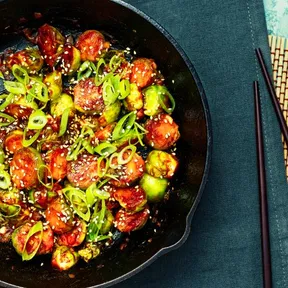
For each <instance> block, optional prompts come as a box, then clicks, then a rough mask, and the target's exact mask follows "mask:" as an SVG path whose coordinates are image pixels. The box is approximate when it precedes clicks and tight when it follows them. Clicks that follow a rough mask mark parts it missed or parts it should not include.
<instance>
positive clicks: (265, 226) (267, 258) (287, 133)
mask: <svg viewBox="0 0 288 288" xmlns="http://www.w3.org/2000/svg"><path fill="white" fill-rule="evenodd" d="M256 55H257V58H258V61H259V64H260V67H261V70H262V73H263V76H264V79H265V82H266V86H267V89H268V91H269V94H270V96H271V99H272V103H273V106H274V109H275V112H276V115H277V118H278V121H279V124H280V127H281V130H282V133H283V136H284V139H285V141H286V143H287V144H288V127H287V125H286V121H285V119H284V116H283V114H282V111H281V107H280V104H279V102H278V99H277V96H276V92H275V89H274V86H273V82H272V80H271V78H270V76H269V73H268V70H267V67H266V64H265V61H264V58H263V55H262V52H261V49H260V48H258V49H256ZM254 98H255V121H256V139H257V156H258V157H257V158H258V159H257V160H258V178H259V198H260V221H261V244H262V265H263V284H264V287H265V288H271V287H272V272H271V255H270V240H269V218H268V200H267V189H266V175H265V158H264V145H263V135H262V122H261V107H260V97H259V85H258V82H257V81H255V82H254Z"/></svg>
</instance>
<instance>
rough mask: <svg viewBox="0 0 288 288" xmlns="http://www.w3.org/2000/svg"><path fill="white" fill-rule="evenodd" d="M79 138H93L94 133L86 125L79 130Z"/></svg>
mask: <svg viewBox="0 0 288 288" xmlns="http://www.w3.org/2000/svg"><path fill="white" fill-rule="evenodd" d="M81 135H82V136H81V137H83V138H84V137H86V136H89V137H93V136H94V131H93V129H92V128H91V127H89V126H87V125H84V126H83V127H82V129H81Z"/></svg>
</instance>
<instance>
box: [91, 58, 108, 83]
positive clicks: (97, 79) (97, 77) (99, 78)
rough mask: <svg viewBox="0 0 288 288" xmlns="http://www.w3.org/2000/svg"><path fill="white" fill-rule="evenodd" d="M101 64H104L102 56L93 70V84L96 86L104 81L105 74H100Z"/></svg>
mask: <svg viewBox="0 0 288 288" xmlns="http://www.w3.org/2000/svg"><path fill="white" fill-rule="evenodd" d="M102 65H104V66H105V65H106V63H105V60H104V59H103V58H101V59H100V60H99V61H98V63H97V67H96V70H95V79H94V82H95V85H96V86H100V85H101V84H102V83H103V82H104V81H105V76H104V75H103V74H102V73H101V75H100V68H101V67H102Z"/></svg>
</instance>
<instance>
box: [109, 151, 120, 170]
mask: <svg viewBox="0 0 288 288" xmlns="http://www.w3.org/2000/svg"><path fill="white" fill-rule="evenodd" d="M118 155H119V153H117V152H115V153H113V154H112V155H111V156H110V158H109V167H110V168H112V169H117V168H118V166H119V164H118V160H117V164H116V165H114V164H113V163H112V162H113V159H114V158H117V159H118Z"/></svg>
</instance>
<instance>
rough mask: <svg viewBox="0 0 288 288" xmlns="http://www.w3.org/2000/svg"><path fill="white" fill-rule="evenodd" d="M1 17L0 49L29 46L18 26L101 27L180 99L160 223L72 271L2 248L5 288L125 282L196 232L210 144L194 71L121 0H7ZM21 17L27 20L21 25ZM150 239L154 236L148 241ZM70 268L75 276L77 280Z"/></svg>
mask: <svg viewBox="0 0 288 288" xmlns="http://www.w3.org/2000/svg"><path fill="white" fill-rule="evenodd" d="M34 12H41V13H42V14H43V18H42V19H41V20H37V21H36V20H35V19H34V18H33V13H34ZM0 15H1V21H0V51H3V50H4V49H5V48H7V47H11V46H13V47H16V48H19V49H20V48H22V46H25V45H26V42H25V40H24V38H23V37H22V34H21V33H20V34H19V28H21V27H24V26H25V27H35V28H37V27H39V26H40V25H41V24H43V23H45V22H48V23H52V25H55V26H57V27H60V28H61V29H62V31H63V32H64V33H69V32H71V31H72V32H75V31H76V32H77V31H84V30H86V29H98V30H100V31H104V32H105V35H106V37H110V39H111V40H113V39H114V40H116V41H114V40H113V41H114V44H115V45H120V46H122V47H123V48H126V47H130V48H131V50H136V52H137V55H138V56H145V57H151V58H153V59H155V60H156V63H157V64H158V66H159V68H160V70H161V72H162V73H163V75H165V76H166V84H167V86H168V88H169V89H170V91H171V92H172V94H173V95H174V97H175V99H176V103H177V106H176V107H177V108H176V111H175V114H174V116H173V117H174V118H175V119H176V122H177V123H178V124H179V125H180V131H181V135H182V137H181V140H180V142H179V145H178V155H179V157H180V163H181V168H180V171H179V173H178V175H177V179H176V181H175V183H174V187H175V190H174V191H173V193H171V199H170V201H169V202H168V203H167V204H165V205H163V207H154V208H152V216H155V211H156V210H157V208H161V209H159V211H162V212H160V213H159V214H158V216H157V221H158V222H161V226H160V227H159V226H157V224H153V223H152V222H153V221H151V220H150V224H149V225H148V227H146V228H145V229H143V230H141V231H139V232H134V233H132V234H131V235H130V236H129V237H124V238H121V239H120V240H119V241H118V242H119V243H118V244H117V243H116V244H115V246H114V247H112V249H107V251H105V252H104V253H103V254H102V255H101V256H100V257H98V258H97V259H96V260H95V261H92V262H91V263H90V264H88V265H87V264H85V263H82V262H80V263H79V264H78V265H77V266H76V267H75V268H72V269H71V270H70V271H69V272H62V273H60V272H57V271H54V270H53V269H51V268H50V257H48V256H47V257H43V258H36V259H35V260H33V261H31V262H29V263H27V262H25V263H22V261H21V258H20V257H19V256H17V255H16V252H15V251H14V249H12V248H11V247H10V246H5V245H3V244H2V246H0V259H1V261H0V280H1V281H0V283H1V285H2V286H5V287H16V286H24V287H54V288H57V287H90V286H94V287H106V286H109V285H111V284H113V283H116V282H119V281H122V280H124V279H126V278H128V277H130V276H131V275H133V274H135V273H136V272H138V271H140V270H141V269H143V268H144V267H145V266H146V265H148V264H149V263H151V262H152V261H153V260H155V259H156V258H157V257H158V256H159V255H161V254H164V253H166V252H168V250H171V249H174V248H176V247H178V246H179V245H180V244H182V243H183V242H184V241H185V240H186V238H187V236H188V233H189V231H190V224H191V219H192V215H193V213H194V210H195V208H196V206H197V204H198V202H199V200H200V197H201V194H202V190H203V186H204V183H205V180H206V176H207V170H208V166H209V159H210V144H211V131H210V124H209V115H208V111H207V103H206V99H205V95H204V92H203V89H202V86H201V84H200V82H199V80H198V77H197V75H196V72H195V70H194V68H193V67H192V65H191V63H190V62H189V60H188V59H187V57H186V56H185V55H184V53H183V51H182V50H181V49H180V48H179V46H178V45H177V44H176V43H175V41H174V40H173V39H172V38H171V36H169V35H168V33H167V32H166V31H164V30H163V29H162V28H161V27H160V26H159V25H158V24H157V23H155V22H154V21H152V20H151V19H149V18H148V17H147V16H146V15H144V14H143V13H141V12H140V11H137V10H136V9H135V8H133V7H131V6H129V5H127V4H125V3H123V2H120V1H116V2H112V1H108V0H107V1H103V0H102V1H93V0H49V1H39V0H25V1H17V0H7V1H4V2H1V3H0ZM22 17H25V18H26V19H27V20H28V22H26V23H24V24H23V23H19V19H20V18H22ZM22 21H23V19H22ZM172 80H174V81H175V84H172ZM154 229H156V231H157V232H156V233H155V232H154ZM151 237H152V242H151V243H148V241H147V240H148V239H151ZM126 238H128V239H129V242H128V245H127V247H126V248H125V249H124V250H120V249H119V247H120V246H119V245H121V243H122V244H123V243H125V240H126ZM123 241H124V242H123ZM41 265H42V266H41ZM69 274H70V277H69ZM71 274H74V276H75V277H74V278H71ZM8 283H9V284H8Z"/></svg>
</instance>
